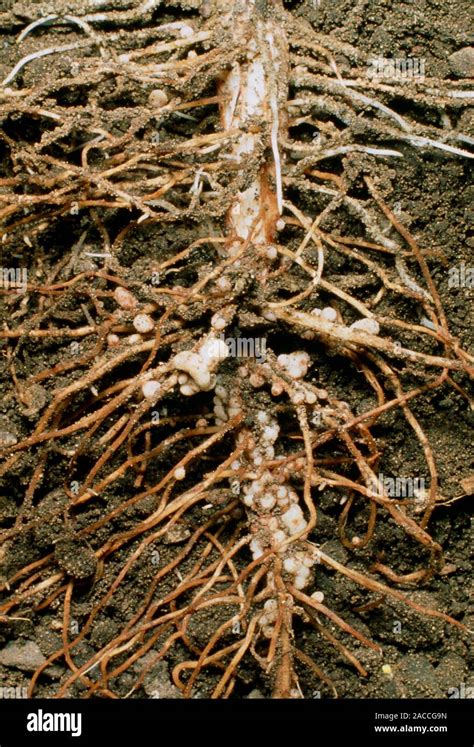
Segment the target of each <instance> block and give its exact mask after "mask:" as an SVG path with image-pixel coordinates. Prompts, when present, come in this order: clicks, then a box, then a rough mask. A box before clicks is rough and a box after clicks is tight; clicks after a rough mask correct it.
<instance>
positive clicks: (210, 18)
mask: <svg viewBox="0 0 474 747" xmlns="http://www.w3.org/2000/svg"><path fill="white" fill-rule="evenodd" d="M57 4H58V7H59V6H60V3H59V2H58V3H57ZM24 5H25V7H24V8H23V5H22V4H21V3H16V4H15V12H13V11H9V12H4V13H3V14H0V22H1V23H2V29H3V33H4V34H8V35H12V34H13V35H15V36H16V38H17V42H16V43H15V44H14V45H12V46H11V47H9V48H8V49H9V51H8V54H9V55H11V57H10V58H8V59H7V52H5V49H6V48H5V47H4V52H3V55H4V57H3V60H2V61H1V62H2V76H1V77H2V78H3V82H2V83H1V87H0V106H1V118H2V133H1V135H0V148H1V151H2V173H1V178H0V199H1V204H0V215H1V219H2V231H1V245H0V246H1V253H2V256H1V260H2V261H1V265H2V272H3V275H2V288H1V293H2V302H3V303H2V306H3V311H2V316H3V320H2V322H3V324H2V332H1V337H2V354H3V365H4V382H3V386H4V387H5V393H4V396H3V398H2V415H1V423H0V425H1V428H0V442H1V447H2V448H1V456H2V457H3V463H2V467H1V476H2V480H3V484H4V492H7V494H8V495H9V496H10V497H11V503H10V504H9V506H10V509H11V510H7V511H6V512H4V514H3V529H2V541H3V544H2V550H1V554H2V555H1V557H2V567H3V568H2V584H1V587H2V589H3V592H4V600H3V603H2V605H1V607H0V613H1V622H2V623H3V624H4V625H5V626H6V627H7V630H8V631H10V633H11V635H12V636H14V635H15V634H16V633H17V632H18V630H24V631H26V632H27V633H29V632H31V631H30V628H32V625H33V626H34V625H37V624H38V621H42V620H43V621H44V620H46V621H48V623H49V624H50V625H51V627H52V629H53V630H54V631H56V633H55V634H56V635H57V637H58V640H59V641H60V642H59V644H58V648H57V650H56V651H55V652H54V653H53V654H52V655H51V656H49V658H47V660H46V661H45V662H44V663H43V664H42V665H41V666H40V667H39V668H38V669H37V670H36V672H35V673H34V675H33V676H32V678H31V681H30V693H31V694H33V695H41V694H42V693H44V692H50V689H48V690H46V689H45V688H50V683H51V680H50V679H49V676H48V674H47V673H48V671H51V670H50V669H48V668H49V667H50V666H51V665H52V664H55V665H56V671H57V665H60V666H61V667H62V674H61V676H60V677H59V680H56V681H55V691H56V692H57V694H58V695H59V696H80V697H88V696H90V695H93V694H96V695H101V696H104V697H116V696H120V697H123V696H128V697H138V696H143V694H144V689H143V688H144V687H145V686H146V683H147V674H148V673H149V672H150V671H151V670H153V667H155V666H156V664H157V663H158V662H160V661H161V660H164V661H165V662H166V665H167V666H168V668H169V673H170V677H171V678H172V685H170V687H172V688H174V690H173V691H174V693H175V694H177V695H183V696H185V697H193V696H200V697H203V696H212V697H215V698H218V697H223V698H225V697H229V696H230V695H234V696H242V695H245V694H247V693H248V692H249V690H250V689H251V688H252V687H254V686H255V683H256V682H258V683H259V687H260V688H261V689H262V690H263V691H264V692H265V693H267V694H273V695H276V696H283V697H301V696H304V695H307V694H308V693H307V692H305V688H306V687H309V686H313V687H316V688H317V687H322V688H323V689H324V690H325V691H327V692H328V693H335V688H334V686H333V683H332V682H331V681H330V680H329V678H328V677H327V676H326V674H325V673H324V671H322V669H321V668H320V666H319V665H318V658H317V652H316V654H315V651H314V647H313V651H312V652H311V655H310V654H309V653H307V652H306V651H305V650H304V638H305V636H304V630H305V629H309V628H311V629H312V630H313V631H316V633H315V635H316V636H317V638H316V640H317V641H318V640H321V641H322V640H323V639H325V640H326V641H327V640H329V641H330V643H331V644H332V645H333V646H334V657H335V658H336V659H344V658H345V659H346V660H347V661H348V662H349V663H350V665H351V666H353V667H355V668H356V669H357V670H358V672H359V673H360V674H361V676H366V675H367V673H368V671H367V669H366V667H365V666H364V663H363V656H364V654H363V652H364V650H365V648H367V649H368V650H370V649H372V650H374V649H375V651H380V649H379V646H378V645H377V644H375V643H374V642H373V641H371V640H369V639H368V638H367V637H366V636H365V635H364V634H362V633H361V632H359V631H358V630H357V622H354V624H349V623H348V622H347V621H345V620H344V612H345V610H344V609H341V610H337V611H336V610H335V609H334V608H333V607H332V606H331V595H330V593H327V592H326V594H324V593H323V592H322V591H321V590H320V588H319V583H318V580H319V579H321V578H325V579H326V580H327V579H330V578H331V577H332V576H334V574H342V575H345V576H346V577H347V578H348V579H350V581H351V582H353V584H354V588H356V587H359V589H361V590H363V592H364V594H365V595H366V596H367V603H368V604H369V607H370V603H375V602H378V603H379V604H383V605H395V607H396V606H397V605H403V604H406V605H409V606H411V607H412V608H413V609H415V610H416V611H417V612H418V613H419V614H420V615H428V616H434V617H438V618H441V619H442V620H445V621H447V622H449V623H451V624H453V625H457V626H458V627H460V628H463V625H462V623H461V622H460V621H458V620H454V619H453V618H451V617H449V616H448V614H447V613H444V612H442V611H440V610H434V609H427V608H424V607H421V606H420V605H418V604H417V603H416V602H414V601H413V600H412V599H411V596H410V591H409V587H410V585H412V586H413V585H415V584H422V583H424V582H426V581H427V580H428V579H429V578H430V577H431V576H432V575H433V574H436V573H437V572H438V571H439V570H440V569H441V568H442V566H443V559H442V550H441V547H440V546H439V545H438V544H437V543H436V542H435V541H434V540H433V539H432V537H431V536H430V533H429V519H430V516H431V514H432V512H433V511H434V510H435V509H436V506H437V505H438V504H439V503H440V502H442V501H443V500H445V499H446V497H444V498H442V497H441V496H440V494H439V490H438V484H437V471H436V453H435V450H434V449H433V447H432V446H431V444H430V442H429V440H428V438H427V437H426V435H425V432H424V430H423V425H422V423H421V422H420V421H419V420H418V419H417V417H416V416H415V414H414V413H413V411H412V409H411V407H412V403H413V402H414V400H415V399H416V398H418V397H420V398H422V397H423V395H424V394H426V393H429V392H430V390H431V391H432V390H435V389H441V388H443V387H444V388H447V387H451V388H454V390H455V391H456V396H459V398H461V399H462V400H463V399H466V400H467V399H468V396H467V394H466V391H465V388H466V385H467V381H468V378H469V376H472V358H471V357H469V355H468V354H467V353H466V352H465V351H464V350H462V349H461V347H460V345H459V344H458V342H457V341H456V339H454V338H453V337H452V335H451V334H450V331H449V327H448V323H447V320H446V317H445V314H444V312H443V308H442V305H441V302H440V299H439V296H438V294H437V291H436V287H435V285H434V283H433V281H432V279H431V275H430V270H429V265H428V260H427V259H426V257H425V254H424V252H423V250H422V248H420V247H419V246H418V245H417V243H416V241H415V240H414V238H413V237H412V236H411V235H410V234H409V233H408V232H407V230H406V229H405V228H404V227H403V225H401V224H400V223H399V221H398V218H397V217H396V215H395V214H394V212H393V211H392V209H391V208H390V206H389V199H388V198H386V199H384V197H383V195H382V192H383V190H381V189H379V187H378V185H377V181H376V179H374V178H370V177H369V176H365V177H363V176H360V177H359V182H358V184H357V189H353V181H351V179H352V177H353V174H354V168H353V167H354V164H356V165H357V164H359V166H358V168H359V171H360V174H370V173H371V172H374V170H375V169H374V167H375V165H376V164H381V163H386V162H387V161H388V162H390V159H391V158H392V159H395V158H396V157H397V153H395V151H399V153H398V156H399V155H400V154H402V153H404V152H406V151H407V149H411V148H418V149H420V148H421V147H425V148H431V149H433V150H437V152H438V153H440V158H450V157H456V158H465V159H467V158H469V157H470V156H471V154H470V153H469V152H468V151H467V150H466V147H467V146H465V145H464V143H466V142H468V139H467V140H466V138H464V140H463V137H462V135H460V134H458V133H456V132H455V131H452V132H451V131H449V130H445V129H443V127H444V125H443V124H442V123H443V121H445V120H443V119H442V117H441V111H444V112H446V111H447V112H448V113H449V112H458V111H459V110H460V109H461V108H462V107H463V106H465V105H466V98H463V97H462V96H461V95H457V94H459V93H460V91H459V90H458V89H459V86H458V84H454V83H448V84H446V85H443V84H442V83H441V82H440V81H429V86H428V88H430V90H429V91H427V92H425V90H424V88H423V86H422V84H420V83H417V84H416V85H415V87H414V86H410V85H407V84H404V85H403V86H398V87H397V84H396V83H393V82H388V83H387V82H386V81H385V82H384V84H383V85H382V84H380V83H379V82H377V81H375V80H372V81H369V80H367V79H366V78H364V75H363V71H364V69H365V67H366V63H365V61H364V60H363V59H361V57H360V55H359V54H358V53H357V52H356V51H355V50H353V49H350V48H348V47H346V46H343V45H339V44H338V42H337V41H336V40H334V39H332V38H325V37H322V36H319V35H317V34H316V33H314V32H312V31H311V30H310V29H309V26H306V25H304V24H301V22H299V21H297V19H295V18H292V17H291V16H289V15H288V16H285V14H284V11H283V10H281V11H279V12H280V13H281V18H280V21H281V23H282V26H283V25H284V26H285V30H286V34H287V37H288V44H289V66H290V67H289V85H290V92H289V100H288V102H287V105H286V114H285V116H287V117H288V137H287V138H286V140H285V139H282V138H280V142H279V146H278V147H279V156H280V158H279V159H278V163H277V162H276V161H275V155H276V154H275V148H273V151H272V147H271V133H269V132H265V131H263V132H262V143H261V144H262V147H261V149H260V152H258V153H253V154H252V157H251V158H248V159H247V161H245V162H244V165H242V163H237V162H236V158H235V152H236V142H237V140H238V138H239V137H242V133H241V132H238V131H237V132H236V131H224V130H223V129H222V126H221V118H220V107H221V106H222V101H221V100H220V98H219V84H220V81H221V80H222V78H223V76H225V75H226V73H227V72H228V71H229V69H231V67H232V65H233V64H234V63H235V62H238V61H239V59H240V57H241V55H242V54H244V53H245V49H243V48H242V46H241V45H236V43H235V40H233V37H232V33H231V31H232V28H231V25H229V23H228V20H227V21H226V20H225V18H224V23H223V22H222V18H223V16H222V14H221V13H220V12H213V6H212V4H211V3H203V7H202V9H201V14H198V13H195V14H194V15H193V14H192V13H189V15H188V16H186V14H183V12H181V13H180V14H179V15H178V14H177V12H176V10H173V8H172V7H171V4H170V3H167V4H166V5H167V6H168V8H169V11H167V10H163V9H162V8H161V7H160V8H158V5H159V3H153V2H146V3H142V4H136V5H135V6H132V4H129V5H128V6H127V9H122V10H120V9H117V8H116V7H114V2H113V1H112V2H110V3H109V4H108V3H107V2H104V3H101V7H100V9H97V7H95V4H94V3H93V2H89V3H87V2H85V0H84V2H82V3H78V6H80V8H79V10H78V11H77V15H76V16H73V15H67V14H66V15H61V12H60V11H58V14H57V15H56V14H54V13H52V14H51V17H45V18H39V17H37V16H35V15H34V14H33V10H34V7H33V6H31V4H29V3H25V4H24ZM53 5H54V3H53ZM115 5H117V4H115ZM155 6H156V7H155ZM276 7H277V4H276V5H275V8H276ZM270 12H273V11H272V10H271V11H270ZM275 12H276V11H275ZM167 13H168V15H167ZM278 20H279V19H278V18H276V21H278ZM339 52H344V59H345V60H346V63H345V64H346V65H347V64H348V63H347V60H349V61H350V64H351V68H350V69H345V68H344V67H340V65H339V66H338V63H337V58H338V54H339ZM349 77H352V78H353V79H354V80H355V83H354V84H353V85H351V86H345V85H343V83H341V81H342V80H343V79H347V78H349ZM426 85H428V83H427V84H426ZM368 89H370V96H369V98H370V102H368V100H367V91H368ZM362 91H364V94H362ZM435 94H436V95H435ZM395 98H398V99H399V100H402V99H405V100H406V101H409V100H410V99H411V98H415V99H416V101H417V102H418V106H419V107H420V106H423V104H424V103H426V105H427V106H428V105H429V106H430V109H431V112H432V116H431V120H430V121H435V120H436V116H435V115H434V114H433V112H434V113H436V112H438V113H439V123H440V124H439V127H437V126H436V125H435V124H432V125H429V126H428V125H420V124H417V123H416V122H414V121H412V120H410V119H409V118H408V117H406V116H404V117H402V116H401V115H400V114H398V113H397V112H395V111H393V110H392V109H391V108H390V106H389V104H390V101H392V100H394V99H395ZM255 126H256V127H257V130H255V131H258V123H255ZM316 136H317V137H316ZM254 140H255V138H254ZM386 143H389V144H390V147H387V145H386ZM394 143H395V144H396V145H394ZM396 146H397V147H396ZM398 146H399V147H398ZM447 146H448V147H447ZM443 151H448V152H447V153H446V152H443ZM420 157H421V156H420ZM265 159H267V160H268V162H269V163H270V164H271V167H272V169H274V173H273V178H274V180H275V182H278V181H280V184H281V187H282V197H283V202H282V212H281V215H280V217H279V219H278V221H277V222H276V229H277V233H276V235H275V240H274V242H273V244H272V245H271V246H268V247H267V248H266V249H265V250H262V247H259V248H258V250H257V249H256V248H255V247H254V246H253V244H252V241H251V237H250V239H249V241H247V242H244V243H242V245H241V247H240V249H238V250H237V251H236V250H235V246H234V250H233V251H232V252H229V251H228V246H229V240H231V239H232V237H229V236H228V225H227V224H226V215H227V214H228V211H229V209H231V207H232V201H233V199H234V196H235V195H236V194H238V193H239V192H240V191H242V190H244V189H245V188H246V186H247V185H248V184H249V183H251V182H252V179H253V178H255V174H257V173H258V171H259V169H261V168H262V163H264V162H265ZM353 159H356V160H353ZM348 165H349V166H351V174H352V177H351V178H347V176H346V169H347V167H348ZM356 170H357V169H356ZM361 195H362V196H361ZM341 226H342V227H346V228H347V226H353V233H352V234H351V232H349V231H347V230H341ZM5 269H6V270H7V273H6V274H5ZM17 269H18V270H19V271H18V272H17ZM25 269H26V271H27V279H26V282H25V284H24V285H23V286H22V282H23V279H24V278H25V275H24V274H23V270H25ZM420 319H421V320H422V321H421V322H420V321H419V320H420ZM322 364H324V366H325V367H326V369H327V366H328V365H329V366H332V367H333V369H334V373H335V374H337V373H338V372H340V371H344V372H345V375H346V376H347V377H348V379H349V380H350V382H351V383H350V386H349V388H348V389H347V392H346V395H347V396H344V394H343V392H342V389H343V385H341V391H338V392H337V391H335V389H336V387H335V386H334V390H333V391H331V377H329V380H328V381H327V382H321V381H320V379H319V374H318V371H319V368H320V365H322ZM336 380H337V376H335V378H334V381H336ZM358 388H359V390H360V389H362V390H363V391H364V392H365V394H366V397H365V407H364V408H362V409H360V408H359V410H358V411H357V413H356V412H355V411H354V407H352V408H351V405H350V401H346V400H350V396H351V392H354V391H356V390H357V389H358ZM387 419H389V421H390V423H393V422H395V421H396V422H398V420H400V421H401V422H404V423H405V426H404V427H406V429H407V434H408V433H410V434H412V438H410V439H407V440H408V442H409V443H410V444H411V446H412V447H413V443H415V444H416V443H418V446H419V452H420V454H421V456H422V457H423V459H424V463H425V470H424V473H423V475H422V477H423V478H424V480H425V485H426V487H424V488H419V489H418V491H417V494H416V495H412V496H408V497H407V496H404V497H400V496H398V497H397V496H393V495H390V494H389V493H388V492H387V489H386V486H385V485H384V483H383V481H382V482H381V481H380V479H379V474H380V473H383V445H382V444H381V443H380V442H379V441H378V439H377V431H378V432H379V433H385V438H388V437H389V434H390V429H389V428H387V429H385V430H384V422H387ZM325 494H326V495H330V496H332V497H333V511H334V515H335V516H336V517H338V524H339V526H338V529H337V524H335V525H334V526H336V530H335V534H336V536H335V537H334V540H339V541H340V542H341V543H342V545H344V546H345V548H346V550H347V551H348V552H349V560H348V561H347V563H346V565H344V564H343V563H341V562H340V561H338V560H337V559H336V558H335V557H333V556H332V555H330V554H329V553H326V552H325V550H324V542H321V539H322V536H321V535H320V534H319V532H318V503H319V500H320V497H321V496H323V495H325ZM354 517H356V520H357V522H356V523H357V533H356V531H355V530H351V524H352V520H353V518H354ZM379 521H384V522H390V523H391V524H392V525H393V526H395V527H396V528H397V530H399V531H400V535H399V536H400V541H402V539H403V541H405V542H406V543H407V545H416V546H418V548H419V553H418V557H419V566H417V567H415V568H412V569H410V570H409V572H406V571H405V572H401V571H400V570H399V569H398V568H397V566H396V564H395V565H393V567H392V566H389V565H388V564H387V563H384V562H382V561H381V560H380V559H379V560H377V555H376V539H377V526H378V522H379ZM364 524H365V528H364ZM324 539H325V540H327V539H328V537H327V536H326V537H324ZM367 561H368V562H367ZM374 561H375V562H374ZM364 565H365V570H364ZM369 568H370V570H369ZM384 576H385V577H387V579H388V581H386V580H385V579H384ZM400 586H402V588H403V587H404V591H400V590H399V588H400ZM326 587H327V584H326ZM348 604H349V603H348ZM447 612H448V611H447ZM296 618H300V622H299V623H297V624H296V626H295V622H297V621H296ZM354 619H355V620H356V618H354V615H352V617H351V620H354ZM29 621H31V622H29ZM21 626H23V628H22V627H21ZM32 629H33V630H34V627H33V628H32ZM295 631H296V632H295ZM301 631H303V633H301ZM351 639H357V641H358V643H357V645H358V646H360V644H362V648H361V651H362V653H361V654H360V655H359V658H357V657H356V655H355V654H354V653H352V652H351ZM359 659H360V660H359ZM252 662H253V663H252ZM255 662H257V664H255ZM256 671H257V672H259V673H260V674H256ZM124 675H125V676H126V678H125V679H124ZM321 681H322V684H321ZM302 683H304V684H302ZM306 683H310V684H308V685H306ZM146 692H147V694H150V693H149V692H148V691H146Z"/></svg>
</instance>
